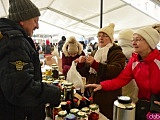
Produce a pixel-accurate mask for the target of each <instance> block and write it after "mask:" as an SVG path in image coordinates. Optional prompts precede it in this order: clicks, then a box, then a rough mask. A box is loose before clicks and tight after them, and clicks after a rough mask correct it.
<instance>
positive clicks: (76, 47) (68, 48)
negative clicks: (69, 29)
mask: <svg viewBox="0 0 160 120" xmlns="http://www.w3.org/2000/svg"><path fill="white" fill-rule="evenodd" d="M62 51H63V53H64V55H65V56H66V57H69V56H70V55H69V52H76V51H77V55H80V54H81V53H82V51H83V46H82V44H81V43H79V42H78V41H77V40H76V38H75V37H74V36H71V37H69V38H68V39H67V41H66V42H65V43H64V45H63V47H62Z"/></svg>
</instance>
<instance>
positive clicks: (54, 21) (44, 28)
mask: <svg viewBox="0 0 160 120" xmlns="http://www.w3.org/2000/svg"><path fill="white" fill-rule="evenodd" d="M31 1H32V2H33V3H35V4H36V6H37V7H38V8H39V9H40V11H41V16H40V21H39V26H40V28H39V29H38V30H36V31H35V34H50V35H59V36H61V35H66V36H67V35H76V36H83V37H89V36H93V35H96V33H97V31H98V29H99V28H100V8H101V6H100V4H101V0H31ZM129 1H130V2H132V3H131V4H130V3H128V2H125V1H122V0H103V19H102V20H103V21H102V26H103V27H104V26H106V25H108V24H109V23H111V22H113V23H115V33H117V32H118V31H119V30H121V29H124V28H132V29H136V28H139V27H142V26H146V25H152V24H154V23H158V22H160V8H159V3H160V2H159V0H154V1H158V2H157V3H158V4H157V3H156V4H157V5H156V4H153V7H154V9H152V10H151V9H149V8H147V3H148V2H145V1H149V0H129ZM133 1H134V2H133ZM142 1H143V3H142ZM136 2H137V3H138V2H139V3H138V5H139V6H138V7H137V8H136V7H133V6H132V4H137V3H136ZM0 6H1V7H0V17H7V15H8V8H9V0H0ZM145 7H146V8H145ZM138 8H145V9H146V10H147V11H148V12H150V11H152V12H150V13H148V14H147V13H145V11H141V10H139V9H138ZM153 14H154V16H152V15H153Z"/></svg>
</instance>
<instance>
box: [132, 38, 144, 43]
mask: <svg viewBox="0 0 160 120" xmlns="http://www.w3.org/2000/svg"><path fill="white" fill-rule="evenodd" d="M142 40H144V39H143V38H136V39H133V40H132V42H139V41H142Z"/></svg>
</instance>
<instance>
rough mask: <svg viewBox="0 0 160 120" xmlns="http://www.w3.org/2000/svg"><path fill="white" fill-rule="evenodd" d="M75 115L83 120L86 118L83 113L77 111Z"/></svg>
mask: <svg viewBox="0 0 160 120" xmlns="http://www.w3.org/2000/svg"><path fill="white" fill-rule="evenodd" d="M77 115H78V117H81V118H85V117H86V116H87V115H86V113H85V112H81V111H79V112H78V113H77Z"/></svg>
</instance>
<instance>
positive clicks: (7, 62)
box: [0, 18, 60, 109]
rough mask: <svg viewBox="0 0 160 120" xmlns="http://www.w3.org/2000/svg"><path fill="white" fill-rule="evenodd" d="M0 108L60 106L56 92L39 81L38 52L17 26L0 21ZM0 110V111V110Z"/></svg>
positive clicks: (4, 20)
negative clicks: (8, 105)
mask: <svg viewBox="0 0 160 120" xmlns="http://www.w3.org/2000/svg"><path fill="white" fill-rule="evenodd" d="M0 32H1V33H2V35H3V37H2V39H0V106H1V105H2V104H6V102H4V101H8V103H9V104H12V105H14V106H20V107H24V106H32V107H33V106H38V105H42V104H45V103H51V104H52V105H53V106H57V105H59V103H60V89H59V88H58V87H55V86H52V85H48V84H46V83H43V82H42V74H41V67H40V61H39V57H38V53H37V52H36V50H35V46H34V43H33V41H32V39H31V38H30V37H28V36H27V35H26V33H25V31H24V30H23V28H22V27H21V26H19V24H16V23H14V22H13V21H10V20H8V19H5V18H1V19H0ZM0 109H1V108H0Z"/></svg>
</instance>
